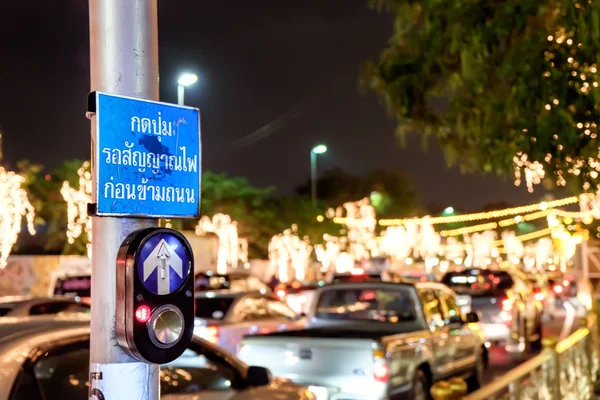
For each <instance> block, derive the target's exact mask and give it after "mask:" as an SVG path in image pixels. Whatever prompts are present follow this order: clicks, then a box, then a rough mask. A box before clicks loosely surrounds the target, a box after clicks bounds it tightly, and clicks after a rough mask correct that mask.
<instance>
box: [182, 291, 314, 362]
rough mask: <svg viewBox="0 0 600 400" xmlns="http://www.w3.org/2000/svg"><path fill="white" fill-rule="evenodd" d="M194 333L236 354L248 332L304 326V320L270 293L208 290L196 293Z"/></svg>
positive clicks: (256, 332) (255, 332)
mask: <svg viewBox="0 0 600 400" xmlns="http://www.w3.org/2000/svg"><path fill="white" fill-rule="evenodd" d="M195 325H196V327H195V329H194V333H195V334H196V335H198V336H200V337H202V338H204V339H206V340H208V341H209V342H211V343H213V344H216V345H218V346H220V347H222V348H224V349H225V350H227V351H229V352H231V353H234V354H235V353H236V352H237V350H238V347H239V344H240V342H241V340H242V338H243V337H244V335H248V334H260V333H270V332H278V331H285V330H293V329H300V328H303V327H304V320H303V319H302V318H301V317H300V316H298V315H297V314H296V313H295V312H294V311H293V310H292V309H291V308H290V307H289V306H288V305H287V304H285V303H284V302H282V301H281V300H279V299H277V298H275V297H274V296H273V295H272V294H263V293H260V292H255V293H238V292H232V291H228V290H225V291H211V292H200V293H197V294H196V320H195Z"/></svg>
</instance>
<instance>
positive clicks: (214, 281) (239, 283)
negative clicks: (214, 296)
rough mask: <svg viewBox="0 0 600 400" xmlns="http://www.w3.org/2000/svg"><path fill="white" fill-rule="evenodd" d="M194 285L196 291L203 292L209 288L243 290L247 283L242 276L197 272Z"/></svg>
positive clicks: (246, 287) (246, 288)
mask: <svg viewBox="0 0 600 400" xmlns="http://www.w3.org/2000/svg"><path fill="white" fill-rule="evenodd" d="M194 285H195V288H196V291H199V292H205V291H211V290H231V291H233V292H245V291H247V290H248V283H247V282H246V277H244V276H231V275H211V274H203V273H202V274H198V275H196V277H195V281H194Z"/></svg>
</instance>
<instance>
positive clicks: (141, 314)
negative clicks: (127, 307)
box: [135, 306, 151, 323]
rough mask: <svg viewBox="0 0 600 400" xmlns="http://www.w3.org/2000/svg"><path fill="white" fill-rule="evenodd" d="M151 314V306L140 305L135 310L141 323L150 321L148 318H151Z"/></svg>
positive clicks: (136, 317)
mask: <svg viewBox="0 0 600 400" xmlns="http://www.w3.org/2000/svg"><path fill="white" fill-rule="evenodd" d="M150 314H151V312H150V307H148V306H139V307H138V308H137V310H135V319H137V320H138V322H141V323H144V322H148V320H149V319H150Z"/></svg>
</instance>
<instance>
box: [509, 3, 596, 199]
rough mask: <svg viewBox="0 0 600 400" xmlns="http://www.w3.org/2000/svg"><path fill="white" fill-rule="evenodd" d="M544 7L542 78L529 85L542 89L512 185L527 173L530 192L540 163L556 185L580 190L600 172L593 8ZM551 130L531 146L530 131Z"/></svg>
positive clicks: (538, 175)
mask: <svg viewBox="0 0 600 400" xmlns="http://www.w3.org/2000/svg"><path fill="white" fill-rule="evenodd" d="M548 12H549V15H554V17H553V21H552V24H553V28H551V30H550V34H549V35H548V37H547V47H546V50H545V51H544V54H543V57H544V58H543V60H540V61H541V62H542V63H543V64H542V68H543V69H542V70H543V76H542V77H541V79H542V81H541V84H539V85H536V86H535V87H534V88H532V91H537V92H539V93H540V94H542V97H541V99H540V100H541V101H540V103H539V107H540V109H539V112H538V115H534V116H533V118H531V116H529V119H530V121H524V122H523V125H524V126H523V132H524V133H525V135H524V136H526V137H525V138H523V140H522V141H523V143H521V144H522V146H521V144H517V146H519V147H520V148H528V149H529V150H527V151H524V152H522V153H519V154H517V156H516V157H515V163H514V166H515V184H516V185H519V184H520V183H521V171H523V173H525V174H526V175H527V174H528V173H529V174H531V178H530V179H529V180H527V186H528V190H529V191H531V190H532V185H535V184H539V183H540V182H541V179H540V178H543V177H544V173H543V169H541V168H540V166H541V164H540V163H545V164H546V167H547V168H546V170H547V171H552V175H551V176H549V178H552V179H553V180H554V182H555V184H556V185H557V186H566V184H567V181H568V180H576V181H577V182H578V183H580V184H581V185H582V187H583V189H584V190H586V191H587V190H589V189H592V190H595V189H596V185H597V184H598V176H599V174H600V157H599V147H598V141H597V138H598V125H597V121H598V120H599V119H600V107H599V106H598V103H597V99H598V96H599V95H600V91H599V83H598V82H599V80H600V76H599V71H598V65H597V64H596V60H597V52H598V40H599V39H600V34H599V33H598V30H597V29H595V28H594V27H596V26H597V21H598V13H599V9H598V6H597V4H596V3H595V2H592V1H578V0H565V1H562V2H558V3H557V4H556V9H555V10H549V11H548ZM533 70H537V68H536V69H533ZM552 129H556V131H555V133H554V134H553V135H552V137H551V138H550V137H549V138H548V139H549V140H544V141H543V144H542V145H540V146H539V147H536V145H535V142H536V136H537V137H548V136H550V135H551V134H552ZM538 131H539V135H538V134H536V133H537V132H538ZM528 132H530V133H528ZM527 153H529V156H528V155H527ZM544 153H545V154H544ZM534 154H535V157H531V156H532V155H534ZM523 160H525V161H523Z"/></svg>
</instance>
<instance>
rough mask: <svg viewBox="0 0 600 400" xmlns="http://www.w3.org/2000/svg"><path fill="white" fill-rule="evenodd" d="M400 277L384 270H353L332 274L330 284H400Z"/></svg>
mask: <svg viewBox="0 0 600 400" xmlns="http://www.w3.org/2000/svg"><path fill="white" fill-rule="evenodd" d="M402 281H403V280H402V277H401V276H400V275H398V274H397V273H395V272H392V271H388V270H385V269H374V270H373V269H364V268H353V269H352V270H351V271H350V272H342V273H339V272H338V273H334V274H333V275H332V276H331V278H330V279H329V282H330V283H349V282H397V283H399V282H402Z"/></svg>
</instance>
